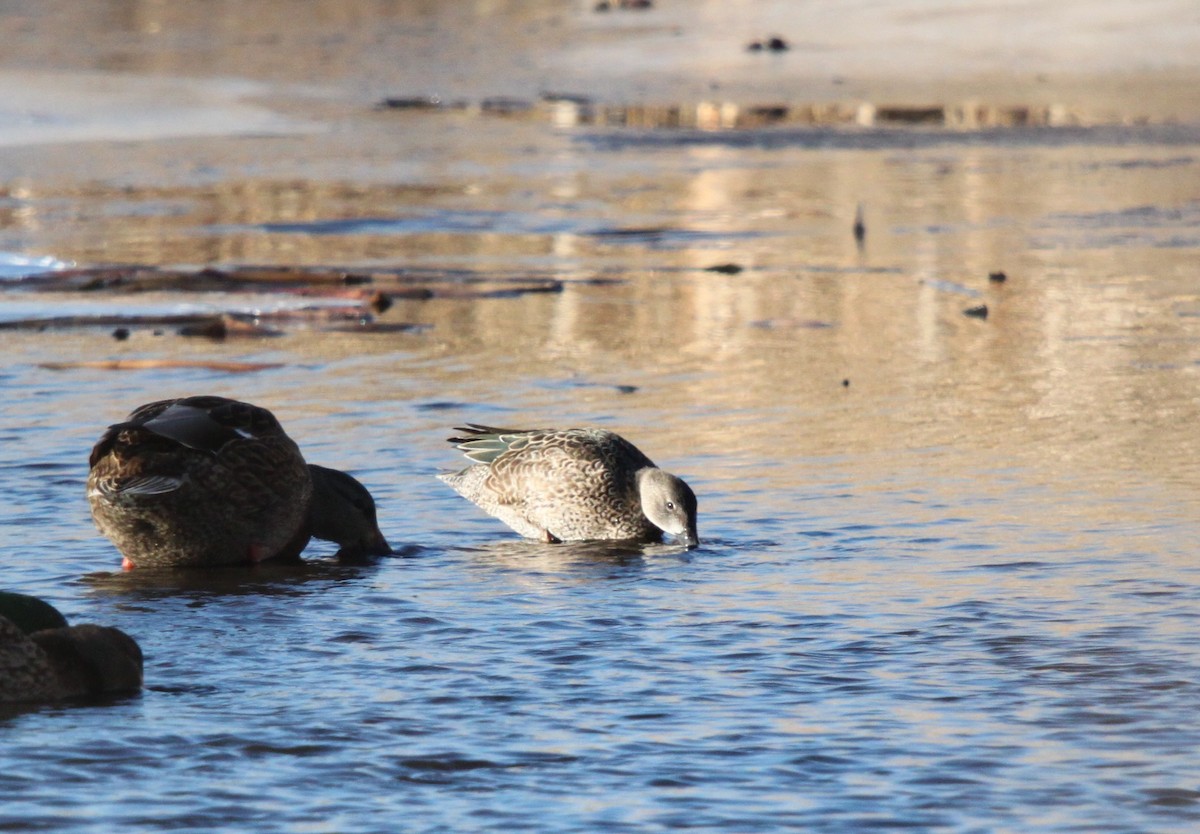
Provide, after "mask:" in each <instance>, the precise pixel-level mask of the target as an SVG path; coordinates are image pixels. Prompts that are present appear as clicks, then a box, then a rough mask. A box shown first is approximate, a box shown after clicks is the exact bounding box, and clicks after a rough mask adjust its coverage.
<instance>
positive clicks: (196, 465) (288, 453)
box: [87, 395, 392, 570]
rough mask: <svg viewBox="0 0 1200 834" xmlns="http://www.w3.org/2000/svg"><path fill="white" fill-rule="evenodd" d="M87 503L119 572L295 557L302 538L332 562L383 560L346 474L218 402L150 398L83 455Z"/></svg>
mask: <svg viewBox="0 0 1200 834" xmlns="http://www.w3.org/2000/svg"><path fill="white" fill-rule="evenodd" d="M88 462H89V466H90V471H89V473H88V479H87V496H88V503H89V505H90V507H91V511H92V519H93V520H94V521H95V523H96V526H97V527H98V528H99V530H100V532H101V533H103V534H104V535H105V536H107V537H108V538H109V540H111V541H112V543H113V544H114V545H116V547H117V550H119V551H120V553H121V555H122V557H123V558H122V565H123V567H124V568H125V569H127V570H129V569H133V568H137V567H154V568H159V567H216V566H222V565H231V564H243V563H256V562H263V561H266V560H295V559H298V558H299V556H300V553H301V551H303V550H304V548H305V547H306V546H307V544H308V542H309V540H310V539H311V538H318V539H324V540H327V541H332V542H336V543H337V544H338V545H340V546H341V550H340V551H339V552H338V555H339V557H341V558H356V557H366V556H377V555H386V554H389V553H391V552H392V550H391V548H390V546H389V545H388V543H387V540H386V539H385V538H384V536H383V533H381V532H380V530H379V524H378V520H377V514H376V507H375V500H374V498H372V496H371V493H370V492H369V491H368V490H367V488H366V487H365V486H363V485H362V483H360V482H359V481H358V480H356V479H355V478H354V477H353V476H351V475H348V474H347V473H345V472H341V471H339V470H336V469H329V468H327V467H324V466H317V465H315V464H310V463H308V462H306V461H305V459H304V456H303V455H302V454H301V452H300V448H299V446H297V445H296V442H295V441H294V440H292V438H290V437H289V436H288V435H287V433H286V432H285V431H284V430H283V427H282V426H281V425H280V423H279V420H278V419H276V417H275V415H274V414H272V413H271V412H270V411H269V410H267V409H266V408H262V407H261V406H257V405H252V404H251V403H246V402H241V401H239V400H233V399H229V398H226V397H220V396H210V395H202V396H192V397H182V398H176V399H168V400H157V401H155V402H151V403H146V404H145V405H142V406H139V407H138V408H136V409H134V410H133V412H132V413H130V414H129V416H128V417H127V418H126V419H125V420H123V421H122V422H119V423H114V424H113V425H111V426H109V427H108V429H107V430H106V431H105V432H104V434H103V436H102V437H101V438H100V440H99V441H97V442H96V445H95V446H94V447H93V448H92V452H91V455H90V457H89V461H88Z"/></svg>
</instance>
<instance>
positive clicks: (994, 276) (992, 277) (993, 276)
mask: <svg viewBox="0 0 1200 834" xmlns="http://www.w3.org/2000/svg"><path fill="white" fill-rule="evenodd" d="M988 280H989V281H991V282H993V283H996V284H1003V283H1004V282H1005V281H1007V280H1008V276H1007V275H1005V274H1004V272H1003V271H1000V270H997V271H996V272H989V273H988Z"/></svg>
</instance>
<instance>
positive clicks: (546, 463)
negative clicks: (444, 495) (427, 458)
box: [438, 423, 700, 547]
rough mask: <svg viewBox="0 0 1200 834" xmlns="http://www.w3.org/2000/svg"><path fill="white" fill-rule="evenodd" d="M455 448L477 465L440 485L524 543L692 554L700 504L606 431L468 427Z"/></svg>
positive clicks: (446, 477) (672, 477)
mask: <svg viewBox="0 0 1200 834" xmlns="http://www.w3.org/2000/svg"><path fill="white" fill-rule="evenodd" d="M456 431H459V432H462V435H461V436H455V437H451V438H449V442H450V443H453V444H455V446H456V447H457V448H458V449H460V450H462V451H463V452H464V453H465V454H466V456H467V458H468V459H470V460H472V461H475V464H474V465H473V466H468V467H467V468H466V469H464V470H462V471H461V472H454V473H444V474H441V475H439V476H438V477H439V478H440V479H441V480H442V481H444V482H446V483H447V484H449V485H450V486H451V487H453V488H454V490H455V491H456V492H458V494H459V495H461V496H463V497H464V498H466V499H467V500H469V501H472V502H474V503H475V504H477V505H478V506H479V507H480V508H481V509H483V510H484V511H485V512H487V513H489V514H491V515H493V516H495V517H496V518H498V519H500V520H501V521H503V522H504V523H505V524H507V525H508V526H509V527H511V528H512V529H513V530H515V531H516V532H518V533H520V534H521V535H522V536H525V537H527V538H533V539H541V540H542V541H546V542H563V541H587V540H598V539H612V540H637V541H658V540H659V539H660V538H661V537H662V534H663V533H668V534H670V535H672V536H675V537H676V538H677V539H678V540H679V541H681V542H682V543H683V544H685V545H687V546H688V547H694V546H696V545H697V544H699V542H700V540H699V537H698V536H697V534H696V496H695V494H694V493H693V492H692V490H691V487H689V486H688V485H687V484H686V483H684V482H683V480H681V479H680V478H678V477H676V476H675V475H672V474H670V473H668V472H664V471H663V470H661V469H659V468H658V467H657V466H655V465H654V464H653V463H652V462H651V461H650V459H649V458H648V457H646V456H645V455H644V454H642V452H641V451H639V450H638V448H637V447H636V446H634V445H633V444H632V443H630V442H629V441H628V440H626V439H625V438H623V437H621V436H620V435H618V434H615V433H614V432H611V431H607V430H605V429H596V428H582V429H501V428H495V427H491V426H481V425H476V424H473V423H468V424H467V425H466V426H465V427H460V428H457V429H456Z"/></svg>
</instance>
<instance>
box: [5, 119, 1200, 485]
mask: <svg viewBox="0 0 1200 834" xmlns="http://www.w3.org/2000/svg"><path fill="white" fill-rule="evenodd" d="M410 127H411V128H412V130H411V131H410V132H409V133H403V134H397V133H396V131H397V130H402V129H403V130H405V131H407V130H408V128H410ZM462 129H474V130H484V129H486V130H494V131H495V141H480V137H479V136H474V137H472V139H471V141H470V142H468V141H467V140H466V139H465V138H463V137H459V138H457V139H454V138H452V137H451V138H449V139H448V143H449V144H448V146H447V147H445V148H443V149H441V150H439V149H438V148H436V146H435V143H433V142H432V140H431V136H432V135H433V134H434V133H436V132H438V131H439V130H441V131H448V132H449V133H450V134H453V133H454V132H455V131H458V130H462ZM587 136H588V135H587V134H579V133H572V132H569V131H568V132H561V133H553V132H548V131H545V130H544V129H542V128H540V127H538V126H536V125H531V124H528V123H525V124H521V123H515V122H514V123H510V122H502V121H491V122H486V123H485V122H483V121H476V122H475V123H473V126H472V125H471V124H470V120H469V119H464V118H461V117H458V116H450V117H448V118H447V117H445V116H444V115H443V114H435V115H424V116H418V117H408V116H406V117H402V118H388V117H387V116H386V114H373V115H371V116H370V117H367V118H365V119H364V120H363V121H362V122H361V123H359V124H358V129H357V130H355V131H354V132H346V131H342V132H339V133H338V134H337V135H335V136H324V137H308V138H306V139H298V138H296V137H291V138H287V139H278V138H263V139H261V140H259V141H257V142H256V143H253V148H254V154H253V155H255V156H257V157H258V158H260V159H261V157H262V155H263V154H264V153H265V154H277V155H278V156H279V157H280V159H282V160H284V161H282V162H280V163H279V167H280V168H282V169H283V170H288V169H292V168H294V169H295V170H296V171H297V172H298V171H300V170H302V169H303V168H304V167H305V165H309V164H311V167H312V171H313V172H314V173H313V175H312V176H311V177H304V176H300V175H299V174H296V175H288V176H279V177H274V178H270V177H260V176H242V175H239V173H238V172H239V171H244V170H250V169H252V168H254V167H255V165H258V166H260V167H261V165H262V163H261V162H259V163H252V160H251V154H250V150H251V147H252V146H251V145H250V144H247V143H245V142H239V141H231V142H230V143H228V144H227V145H225V146H223V147H221V146H219V144H220V143H217V145H218V146H214V144H213V143H212V142H209V143H208V144H207V145H205V144H203V143H198V145H197V147H198V148H204V149H205V150H204V151H203V152H204V153H206V154H208V155H209V156H210V157H212V158H213V159H214V160H215V159H216V158H217V157H220V156H221V154H222V153H225V154H226V156H225V157H224V159H223V161H222V162H221V163H220V165H219V167H218V169H217V173H214V174H204V175H198V174H197V173H196V172H195V171H194V170H190V169H189V170H187V171H181V170H179V169H178V168H176V167H174V166H172V165H171V164H170V162H169V160H168V159H167V158H165V157H159V156H156V155H157V154H160V153H162V147H161V146H154V147H153V148H150V149H149V156H148V164H150V165H151V166H159V167H158V168H157V170H158V172H159V174H160V176H159V182H157V183H155V184H153V185H147V184H145V183H144V182H143V181H142V180H144V179H145V172H142V173H140V174H139V175H138V177H136V178H133V179H134V180H136V181H130V182H127V183H126V184H124V185H121V184H120V180H121V179H122V177H121V176H117V177H116V178H115V179H116V180H117V182H116V183H114V182H112V181H111V180H109V179H106V180H87V181H84V182H83V183H81V184H75V185H65V184H61V183H56V182H55V181H53V180H51V181H50V182H48V183H47V184H45V185H44V186H37V185H25V186H21V188H20V189H19V190H17V189H10V199H9V200H8V201H6V202H5V203H4V204H3V206H0V211H2V212H3V214H2V215H0V248H15V247H14V246H13V243H14V242H17V241H21V240H25V239H29V238H33V239H37V240H38V241H39V242H40V247H39V248H40V250H41V252H42V253H45V254H53V255H54V256H56V257H59V258H70V259H74V260H76V261H79V262H81V263H98V262H133V263H150V264H208V263H213V264H243V263H251V264H253V263H266V264H291V265H308V264H313V265H335V266H344V267H363V266H381V267H388V268H396V267H406V266H408V267H421V268H425V269H429V268H433V269H441V268H444V269H467V270H471V271H473V272H475V273H477V274H479V275H481V276H485V277H486V276H498V277H504V278H520V277H522V276H523V275H524V276H536V277H554V278H558V279H560V280H563V281H564V282H565V286H564V289H563V291H562V292H561V293H553V294H529V295H524V296H519V297H515V298H502V299H485V300H480V299H459V298H450V297H441V298H434V299H433V300H429V301H414V300H404V299H398V300H397V303H396V304H395V306H394V307H393V308H392V309H391V310H389V311H388V312H387V313H385V314H384V315H383V316H381V319H380V320H381V321H383V322H415V323H422V324H426V325H430V326H431V327H430V329H428V330H425V331H421V332H417V333H406V334H391V335H388V334H357V335H356V334H340V333H336V334H335V333H319V332H318V333H313V332H301V331H297V332H292V333H291V334H289V335H287V336H285V337H283V338H279V339H272V340H266V341H262V342H252V341H237V340H233V341H230V342H228V343H224V344H213V343H208V342H199V341H194V340H185V339H180V338H177V337H174V336H172V335H170V334H167V335H165V336H162V337H151V336H149V335H148V334H135V337H134V338H131V339H130V340H129V341H128V342H120V343H119V342H115V341H113V340H112V339H110V338H109V337H108V335H107V334H106V333H100V332H94V333H83V334H71V335H69V336H64V337H62V338H50V337H47V336H44V335H38V334H33V335H30V334H24V335H18V334H11V333H5V334H3V335H0V339H2V340H3V341H4V342H5V343H6V344H9V345H10V346H11V348H12V349H13V350H14V351H16V352H17V353H29V354H32V355H34V356H38V357H42V356H44V357H45V359H46V360H59V359H62V358H64V356H63V355H62V354H64V353H66V354H71V353H72V352H73V351H79V352H80V353H82V354H84V355H85V357H86V358H100V357H97V356H96V354H100V355H101V357H106V358H120V357H156V356H163V357H166V358H194V357H201V358H213V359H242V360H247V359H248V360H251V361H284V362H286V363H289V364H293V365H294V366H295V369H294V371H289V372H283V373H280V374H276V375H274V376H270V375H262V376H261V377H258V378H255V379H239V380H236V381H234V380H229V381H228V383H226V382H225V381H224V380H222V381H221V382H220V384H221V385H222V386H225V385H228V387H230V388H235V389H237V391H239V392H241V395H243V396H247V397H250V398H257V399H265V400H267V401H268V402H267V404H268V405H274V404H280V405H282V404H288V403H290V405H291V406H292V408H293V409H295V408H297V407H299V408H300V409H301V410H312V411H313V413H324V412H325V411H326V409H325V407H323V406H322V405H321V403H322V402H323V401H325V400H326V398H328V400H329V401H336V402H342V403H366V404H376V405H377V406H378V407H379V408H380V409H392V408H394V407H395V406H396V404H398V403H409V404H420V403H422V402H425V403H428V402H447V403H458V404H461V408H459V409H458V410H451V411H449V412H447V413H442V412H440V411H436V410H434V411H421V412H418V413H416V414H415V415H410V416H408V417H405V418H402V419H403V420H406V421H411V423H412V424H411V427H410V428H411V429H412V430H414V431H433V430H437V431H440V430H441V428H442V424H443V423H444V422H445V421H446V420H447V419H451V420H455V419H470V415H471V411H472V409H476V408H480V407H490V408H492V409H500V410H501V411H500V413H499V414H497V413H490V414H489V413H485V414H484V415H480V419H482V420H483V421H484V422H486V421H488V420H491V421H493V422H507V423H539V424H547V423H555V422H594V421H596V420H606V421H609V422H610V423H611V424H612V425H614V426H616V427H619V428H622V429H624V430H625V431H626V432H627V433H629V434H632V435H634V436H635V438H636V439H637V441H638V442H639V443H640V444H642V445H643V446H644V447H645V448H647V450H648V451H650V453H651V454H652V456H653V457H655V458H656V459H658V458H661V459H662V460H663V462H664V464H665V463H666V462H668V461H669V462H671V463H672V464H675V462H679V463H678V464H677V465H676V468H680V469H681V470H683V471H685V472H686V469H687V467H688V461H689V459H692V460H696V459H699V460H702V461H703V462H704V463H703V464H702V465H701V466H699V467H698V468H703V469H704V470H705V471H706V473H710V474H709V475H708V476H709V477H714V478H724V477H733V478H737V477H741V476H740V475H739V474H738V473H739V471H740V470H739V469H738V467H739V466H741V465H743V464H745V463H747V462H753V464H754V466H753V467H752V468H751V470H750V471H751V473H752V474H751V475H750V477H752V478H754V479H758V480H762V481H763V482H764V483H769V484H775V485H778V487H779V488H780V489H782V490H784V493H785V494H786V495H791V494H793V493H795V491H796V490H797V489H800V490H801V491H802V490H803V489H804V486H803V481H804V479H805V478H807V477H809V475H810V474H811V473H807V472H804V471H803V470H801V471H799V472H797V471H795V470H794V468H793V470H789V469H788V468H787V467H786V466H783V467H782V468H778V469H776V468H773V467H775V465H776V464H778V463H780V462H782V461H786V460H788V459H799V460H816V459H820V458H822V457H832V458H838V457H842V456H851V459H852V460H854V458H853V456H863V457H861V459H858V460H857V463H856V464H855V465H854V469H855V471H856V476H857V477H866V478H868V479H871V478H878V477H879V476H880V471H879V469H880V467H882V468H884V469H886V468H887V467H888V466H889V465H891V461H889V460H880V459H878V458H876V457H875V456H877V455H884V456H887V455H899V456H900V457H901V458H902V459H903V462H904V463H905V464H909V465H911V464H912V460H911V458H910V457H909V456H912V455H920V454H924V453H925V452H926V451H928V450H932V451H934V453H935V461H934V462H933V463H932V464H930V465H931V466H933V467H934V468H935V471H931V473H930V474H931V475H933V474H947V475H955V476H964V475H967V476H969V475H975V476H978V474H979V473H980V472H985V471H990V470H994V469H998V468H1005V467H1011V466H1019V467H1028V468H1030V469H1031V470H1033V471H1040V472H1044V473H1045V474H1044V476H1043V477H1046V478H1049V479H1058V480H1061V481H1063V482H1064V483H1067V482H1072V481H1077V480H1080V481H1084V482H1086V483H1089V484H1092V485H1093V486H1095V487H1096V488H1100V489H1113V490H1117V491H1119V490H1120V489H1121V487H1122V484H1124V483H1125V482H1126V481H1130V482H1132V483H1134V484H1146V483H1150V484H1160V485H1161V486H1162V487H1163V488H1165V489H1168V490H1174V489H1181V490H1183V492H1182V493H1181V495H1180V499H1179V500H1184V501H1187V500H1190V499H1191V496H1192V495H1193V494H1194V491H1195V488H1196V485H1197V470H1196V466H1195V464H1194V463H1193V461H1195V460H1196V459H1197V454H1196V452H1197V451H1198V450H1197V442H1196V440H1195V439H1193V435H1194V432H1191V431H1190V430H1189V427H1190V426H1192V425H1194V424H1195V423H1196V418H1197V416H1198V414H1197V410H1198V409H1197V402H1198V399H1197V394H1198V391H1197V386H1198V384H1200V381H1198V379H1197V368H1198V367H1200V366H1198V365H1197V357H1196V350H1197V337H1198V332H1197V328H1198V327H1200V303H1198V299H1197V295H1196V292H1195V289H1194V284H1193V262H1194V254H1195V248H1196V240H1195V231H1194V230H1195V228H1196V227H1197V223H1198V219H1197V216H1196V215H1197V214H1198V212H1197V210H1196V208H1195V202H1194V193H1193V192H1192V191H1191V190H1190V188H1189V185H1188V183H1189V182H1192V181H1194V177H1192V176H1191V175H1192V174H1193V173H1194V171H1195V166H1196V162H1195V156H1194V155H1193V151H1192V149H1191V148H1190V147H1177V146H1156V145H1153V144H1142V145H1133V146H1128V147H1121V146H1105V145H1097V146H1089V145H1074V146H1066V147H1045V146H1036V145H1033V146H1008V145H1005V144H1003V143H999V144H987V145H973V144H970V143H968V144H961V143H950V144H945V145H934V146H931V147H926V148H917V149H907V148H904V147H895V146H888V145H886V144H885V145H884V146H882V147H880V148H877V149H874V150H869V149H853V150H852V149H824V150H818V149H812V148H805V147H801V146H796V147H786V146H785V147H775V148H756V147H737V146H733V145H728V144H722V143H720V142H717V143H712V144H704V143H701V144H698V145H685V146H679V147H672V146H670V145H667V146H658V145H654V144H651V145H648V146H646V147H639V146H637V145H632V146H625V147H621V148H620V149H617V150H604V149H601V148H599V147H598V146H596V145H594V144H593V143H592V142H591V141H590V140H589V139H588V138H587ZM385 147H387V148H388V149H389V150H388V152H387V153H386V154H385V153H384V152H383V151H382V150H381V149H382V148H385ZM406 147H411V148H413V152H414V155H415V156H417V157H419V158H420V160H421V162H422V163H423V164H424V166H425V167H424V168H423V171H424V174H423V176H421V177H417V178H413V177H408V176H406V175H405V174H404V173H402V172H401V171H398V170H397V169H394V168H389V167H387V166H386V165H383V166H382V167H380V168H378V169H371V170H366V169H362V170H361V171H360V174H361V175H360V176H357V177H346V176H341V177H337V178H329V179H325V178H322V177H321V176H320V172H322V171H326V170H329V169H330V167H331V166H333V165H334V160H336V159H337V158H339V155H348V156H349V157H350V158H353V159H361V157H360V156H358V155H357V154H360V153H365V152H367V149H372V150H370V152H369V154H368V158H375V157H384V156H396V155H400V156H402V155H403V151H404V148H406ZM139 150H144V149H139ZM92 152H97V153H99V151H95V150H94V149H93V150H91V151H87V152H86V153H84V154H83V156H86V155H87V153H92ZM27 153H28V154H29V157H28V158H29V159H37V160H40V164H43V165H46V164H49V162H50V161H51V160H54V159H57V158H59V155H60V154H61V150H59V149H53V148H50V149H46V150H45V151H44V153H43V154H42V155H41V156H39V155H38V154H37V153H35V152H33V151H27ZM103 153H104V154H105V155H106V158H107V159H108V161H109V162H110V163H111V162H112V156H111V155H112V154H115V155H116V156H118V157H122V156H127V160H126V161H127V162H128V161H129V160H132V157H133V155H134V149H131V148H125V149H121V148H111V147H110V148H106V149H104V150H103ZM76 164H82V162H81V161H77V162H76ZM123 164H124V163H122V164H119V165H117V170H118V171H119V170H122V167H123ZM200 164H201V165H203V161H202V162H201V163H200ZM860 204H861V205H862V206H863V211H864V218H865V224H866V236H865V242H864V245H863V246H861V247H859V246H857V245H856V243H855V240H854V237H853V235H852V234H851V226H852V224H853V222H854V216H855V210H856V207H857V206H858V205H860ZM364 224H366V225H364ZM721 263H736V264H738V265H740V266H741V267H743V270H742V271H741V272H740V273H738V274H735V275H726V274H719V273H714V272H710V271H706V267H710V266H713V265H715V264H721ZM997 270H1003V271H1004V272H1005V273H1006V274H1007V276H1008V280H1007V281H1005V282H1003V283H997V282H993V281H989V280H988V275H989V273H991V272H994V271H997ZM595 279H600V280H595ZM22 299H23V301H25V302H27V301H28V300H29V297H28V296H24V295H23V296H22ZM178 299H183V300H187V301H192V302H198V303H214V302H213V299H211V298H206V297H203V296H194V297H192V296H188V297H183V296H155V297H153V298H146V297H129V298H128V299H127V300H128V301H129V303H130V305H131V309H136V305H138V304H142V303H148V302H150V301H153V302H154V303H157V304H162V303H172V302H173V301H174V300H178ZM45 300H46V301H47V303H48V304H49V305H51V306H53V305H54V304H56V303H59V302H60V301H61V299H60V298H52V297H46V299H45ZM75 300H76V301H77V302H82V301H86V299H82V298H79V299H75ZM97 300H107V301H111V300H112V299H101V298H100V297H97ZM979 304H986V305H987V307H988V313H989V315H988V317H987V319H986V320H980V319H975V318H970V317H967V316H965V315H963V310H964V309H966V308H967V307H972V306H976V305H979ZM65 358H68V359H70V358H78V356H77V355H72V356H67V357H65ZM314 368H315V369H318V373H317V374H312V373H310V372H308V369H314ZM321 369H325V371H324V372H322V371H321ZM329 369H335V370H329ZM330 374H332V376H330ZM139 384H140V383H139V381H138V380H137V379H136V378H130V377H127V378H125V379H122V380H121V381H120V382H119V383H117V385H118V386H119V387H120V388H128V389H130V390H136V389H137V388H138V387H139ZM193 384H195V383H185V382H183V381H181V382H180V386H181V387H184V386H185V385H193ZM209 384H210V385H211V383H209ZM297 385H299V386H300V389H297V388H296V387H295V386H297ZM630 389H632V392H631V393H628V392H629V391H630ZM302 391H303V392H305V393H302ZM623 392H626V393H623ZM136 399H137V398H136V397H133V398H132V399H131V404H132V402H133V400H136ZM300 403H303V405H300ZM379 422H384V420H383V418H379ZM731 488H732V487H731ZM981 488H983V487H981ZM777 500H786V499H777Z"/></svg>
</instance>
